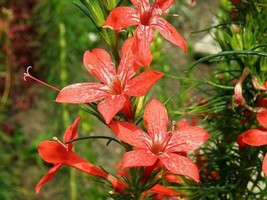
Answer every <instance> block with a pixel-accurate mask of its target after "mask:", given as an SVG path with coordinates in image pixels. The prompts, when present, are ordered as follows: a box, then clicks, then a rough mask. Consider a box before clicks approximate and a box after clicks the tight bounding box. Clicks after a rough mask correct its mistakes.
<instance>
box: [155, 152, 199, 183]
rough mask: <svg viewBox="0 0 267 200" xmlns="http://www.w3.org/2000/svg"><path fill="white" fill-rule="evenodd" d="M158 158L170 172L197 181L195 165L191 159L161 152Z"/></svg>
mask: <svg viewBox="0 0 267 200" xmlns="http://www.w3.org/2000/svg"><path fill="white" fill-rule="evenodd" d="M159 159H160V161H161V162H162V164H163V165H164V166H165V167H166V168H167V169H168V170H169V171H170V172H173V173H175V174H179V175H183V176H188V177H189V178H191V179H193V180H194V181H196V182H199V173H198V168H197V165H196V164H195V163H194V162H193V161H192V160H191V159H189V158H187V157H184V156H180V155H177V154H174V153H171V154H168V155H165V154H162V155H161V156H160V157H159Z"/></svg>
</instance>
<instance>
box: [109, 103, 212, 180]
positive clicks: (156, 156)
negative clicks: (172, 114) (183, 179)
mask: <svg viewBox="0 0 267 200" xmlns="http://www.w3.org/2000/svg"><path fill="white" fill-rule="evenodd" d="M143 119H144V124H145V126H146V128H147V132H148V134H147V133H146V132H144V131H143V130H141V129H140V128H139V127H138V126H136V125H134V124H132V123H128V122H124V121H113V122H112V123H111V124H110V125H109V126H110V128H111V129H112V131H113V132H114V133H115V134H116V135H117V137H118V138H119V139H120V140H122V141H123V142H125V143H128V144H130V145H132V146H133V147H135V148H134V149H133V150H132V151H129V152H126V153H125V154H124V158H123V169H127V168H132V167H141V166H143V167H149V166H153V165H155V164H157V163H158V164H159V165H160V166H162V168H165V169H167V170H169V171H170V172H172V173H175V174H179V175H183V176H187V177H190V178H192V179H193V180H194V181H196V182H199V173H198V167H197V165H196V164H195V163H194V162H193V161H192V160H191V159H189V158H187V157H185V156H182V155H183V154H185V153H187V152H188V151H191V150H195V149H197V148H199V147H200V146H201V145H202V144H203V143H204V142H205V141H206V140H207V139H208V138H209V134H208V133H207V132H206V131H205V130H203V129H201V128H199V127H196V126H189V125H188V126H184V127H181V128H179V129H178V130H172V131H170V132H168V131H167V125H168V115H167V110H166V108H165V107H164V105H163V104H162V103H161V102H159V101H158V100H155V99H153V100H152V101H150V102H149V103H148V104H147V106H146V108H145V111H144V116H143Z"/></svg>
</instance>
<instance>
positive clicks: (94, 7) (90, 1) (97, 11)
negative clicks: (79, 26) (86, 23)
mask: <svg viewBox="0 0 267 200" xmlns="http://www.w3.org/2000/svg"><path fill="white" fill-rule="evenodd" d="M81 2H82V3H83V4H84V5H85V6H86V7H87V9H88V11H89V13H90V16H91V20H92V21H93V22H94V23H95V25H96V26H97V27H102V26H103V25H104V23H105V17H104V13H103V11H102V9H101V7H100V6H99V4H98V3H97V2H98V1H95V0H81Z"/></svg>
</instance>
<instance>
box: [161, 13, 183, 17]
mask: <svg viewBox="0 0 267 200" xmlns="http://www.w3.org/2000/svg"><path fill="white" fill-rule="evenodd" d="M162 15H163V16H166V17H179V15H178V14H169V13H163V14H162Z"/></svg>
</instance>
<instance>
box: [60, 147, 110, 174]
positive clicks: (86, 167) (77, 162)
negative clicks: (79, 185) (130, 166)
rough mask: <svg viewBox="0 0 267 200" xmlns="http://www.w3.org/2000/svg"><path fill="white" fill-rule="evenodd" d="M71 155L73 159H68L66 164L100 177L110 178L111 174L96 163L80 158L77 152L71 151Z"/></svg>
mask: <svg viewBox="0 0 267 200" xmlns="http://www.w3.org/2000/svg"><path fill="white" fill-rule="evenodd" d="M70 157H71V158H73V159H68V160H66V163H65V164H66V165H68V166H70V167H73V168H75V169H78V170H80V171H83V172H85V173H87V174H89V175H91V176H97V177H99V178H103V179H108V178H109V175H108V174H107V173H106V172H105V171H103V170H102V169H100V168H98V167H96V166H95V165H93V164H91V163H90V162H87V161H85V160H83V159H82V158H80V157H79V156H78V155H76V154H75V153H73V152H71V153H70Z"/></svg>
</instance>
